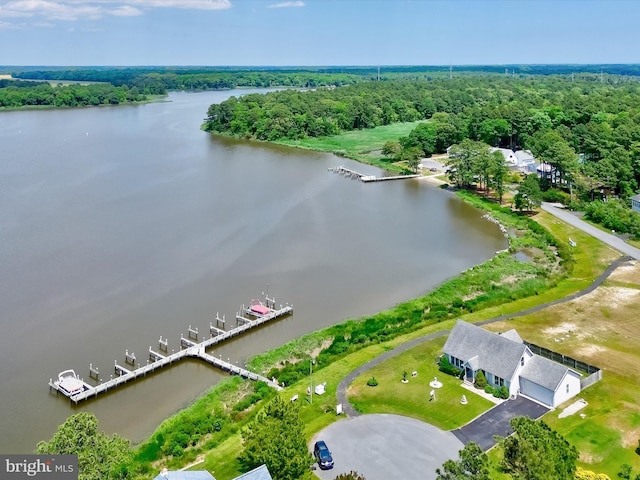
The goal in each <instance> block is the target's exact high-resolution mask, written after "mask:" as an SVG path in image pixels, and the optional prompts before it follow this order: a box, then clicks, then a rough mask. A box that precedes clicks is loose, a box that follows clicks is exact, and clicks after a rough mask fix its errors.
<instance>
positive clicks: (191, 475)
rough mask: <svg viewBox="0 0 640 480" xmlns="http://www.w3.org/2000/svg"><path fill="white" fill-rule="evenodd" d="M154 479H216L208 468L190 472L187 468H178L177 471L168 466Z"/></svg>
mask: <svg viewBox="0 0 640 480" xmlns="http://www.w3.org/2000/svg"><path fill="white" fill-rule="evenodd" d="M153 480H216V479H215V478H214V477H213V475H211V474H210V473H209V472H207V471H206V470H198V471H194V472H189V471H187V470H184V471H183V470H178V471H176V472H173V471H169V470H167V469H166V468H163V469H162V471H161V472H160V475H158V476H157V477H156V478H154V479H153Z"/></svg>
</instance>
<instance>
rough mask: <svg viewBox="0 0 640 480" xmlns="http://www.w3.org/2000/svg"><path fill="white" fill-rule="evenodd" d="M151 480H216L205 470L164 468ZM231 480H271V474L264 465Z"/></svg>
mask: <svg viewBox="0 0 640 480" xmlns="http://www.w3.org/2000/svg"><path fill="white" fill-rule="evenodd" d="M153 480H216V479H215V478H214V477H213V475H211V474H210V473H209V472H207V471H206V470H198V471H192V472H190V471H187V470H178V471H175V472H170V471H169V470H167V469H166V468H163V469H162V471H161V472H160V475H158V476H157V477H156V478H154V479H153ZM233 480H273V478H271V474H270V473H269V470H268V469H267V466H266V465H260V466H259V467H257V468H254V469H253V470H251V471H250V472H247V473H243V474H242V475H240V476H239V477H236V478H234V479H233Z"/></svg>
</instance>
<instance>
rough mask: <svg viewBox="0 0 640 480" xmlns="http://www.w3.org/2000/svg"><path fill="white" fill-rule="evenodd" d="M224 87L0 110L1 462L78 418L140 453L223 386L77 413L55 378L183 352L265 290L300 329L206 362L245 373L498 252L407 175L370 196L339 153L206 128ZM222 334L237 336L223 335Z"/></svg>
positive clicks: (174, 374)
mask: <svg viewBox="0 0 640 480" xmlns="http://www.w3.org/2000/svg"><path fill="white" fill-rule="evenodd" d="M229 95H230V93H229V92H207V93H174V94H171V95H170V96H169V100H170V102H164V103H155V104H148V105H142V106H126V107H115V108H92V109H81V110H48V111H21V112H4V113H0V261H1V265H2V268H1V269H0V306H1V309H2V310H1V315H0V326H1V328H2V330H1V335H0V385H1V386H2V388H1V390H0V391H1V393H0V432H2V435H0V452H3V453H29V452H31V451H32V450H33V448H34V446H35V444H36V443H37V442H38V441H39V440H42V439H48V438H50V437H51V435H52V433H53V432H54V431H55V428H56V427H57V425H59V424H60V423H62V422H63V421H64V419H65V418H66V417H67V416H68V415H70V414H72V413H74V412H76V411H79V410H89V411H92V412H94V413H95V414H96V415H97V416H98V418H99V420H100V426H101V428H102V429H103V430H105V431H106V432H108V433H112V432H118V433H119V434H121V435H124V436H126V437H128V438H130V439H131V440H132V441H134V442H137V441H140V440H141V439H143V438H144V437H145V436H147V435H148V434H149V433H151V432H152V431H153V429H154V428H155V427H156V426H157V425H158V423H159V422H160V421H161V420H162V419H163V418H165V417H167V416H168V415H170V414H171V413H173V412H175V411H176V410H178V409H179V408H181V407H183V406H184V405H186V404H188V403H189V402H190V401H192V400H193V399H194V398H195V397H196V396H197V395H199V394H201V393H202V392H204V391H206V390H207V389H208V388H209V387H210V386H211V385H213V384H215V383H216V382H217V381H218V380H219V379H220V378H222V374H220V373H219V372H217V371H215V370H213V369H211V368H209V367H206V366H204V365H200V364H198V363H196V362H188V363H184V364H181V365H179V366H177V367H174V368H171V369H169V370H165V371H163V372H161V373H159V374H157V375H154V376H153V377H152V378H150V379H147V380H144V381H141V382H137V383H133V384H131V385H129V386H127V387H125V388H121V389H119V390H117V391H115V392H114V393H111V394H109V395H107V396H104V397H102V398H100V399H98V400H97V401H91V402H89V403H85V404H83V405H81V406H80V407H79V408H72V407H71V406H70V405H69V402H68V400H66V399H65V398H64V397H61V396H60V397H56V396H55V394H49V393H48V387H47V382H48V381H49V379H50V378H51V377H55V376H56V375H57V374H58V372H60V371H62V370H65V369H68V368H73V369H75V370H76V372H78V373H79V374H81V375H82V376H84V377H85V378H87V377H88V368H89V363H93V365H94V366H97V367H98V368H99V369H100V371H101V373H102V374H103V376H106V377H107V378H108V377H109V375H110V374H111V373H112V369H113V363H114V360H118V361H119V362H120V363H122V362H123V361H124V351H125V348H126V349H129V351H133V352H135V353H136V354H137V356H138V359H139V360H142V361H145V360H146V355H145V353H146V351H147V349H148V347H149V346H153V347H154V348H156V347H157V342H158V338H159V337H160V335H162V336H163V337H165V338H166V337H168V338H169V348H170V349H172V348H179V345H178V341H179V338H180V334H181V333H184V334H185V335H186V332H187V328H188V326H189V325H192V326H193V327H198V328H199V329H200V331H206V330H207V328H208V325H209V321H210V320H211V319H212V318H214V316H215V313H216V312H220V314H221V315H222V314H226V315H227V317H232V318H233V315H234V314H235V312H236V311H237V309H238V307H239V306H240V305H241V304H242V303H248V301H249V300H251V298H255V297H256V296H257V295H259V294H260V292H262V291H263V290H265V288H266V287H267V285H268V288H269V292H270V294H272V295H275V297H276V300H277V301H279V302H282V303H284V302H289V303H293V304H294V306H295V309H296V310H295V314H294V316H293V317H290V318H288V319H285V320H282V321H280V322H278V323H274V324H272V325H270V326H268V327H266V328H263V329H261V330H259V331H258V332H254V333H252V334H250V335H249V336H246V337H244V338H241V339H238V340H235V341H234V342H232V343H229V344H228V345H225V346H224V347H223V348H220V349H218V350H216V351H214V352H213V353H214V354H216V355H222V356H223V358H229V359H230V360H231V361H232V362H238V363H242V362H243V361H244V360H245V359H246V358H247V357H248V356H250V355H252V354H255V353H258V352H262V351H265V350H268V349H270V348H272V347H275V346H278V345H281V344H283V343H285V342H287V341H288V340H291V339H293V338H295V337H297V336H299V335H301V334H303V333H306V332H310V331H313V330H316V329H318V328H320V327H325V326H328V325H332V324H335V323H337V322H340V321H341V320H343V319H345V318H350V317H357V316H361V315H363V314H368V313H374V312H376V311H379V310H381V309H384V308H388V307H391V306H393V305H394V304H395V303H398V302H400V301H403V300H406V299H408V298H411V297H415V296H418V295H421V294H423V293H425V292H426V291H428V290H429V289H431V288H432V287H433V286H435V285H436V284H438V283H440V282H442V281H443V280H445V279H447V278H449V277H451V276H453V275H455V274H457V273H459V272H460V271H462V270H464V269H466V268H468V267H470V266H471V265H474V264H477V263H480V262H482V261H484V260H485V259H487V258H488V257H490V256H492V255H493V253H494V252H495V251H496V250H500V249H502V248H505V246H506V244H505V240H504V238H503V237H502V236H501V235H500V232H499V231H498V229H497V228H496V226H495V225H494V224H492V223H490V222H487V221H486V220H483V219H482V218H481V214H480V212H478V211H477V210H475V209H473V208H471V207H469V206H468V205H465V204H463V203H461V202H460V201H458V200H457V199H456V198H454V197H453V196H452V195H451V194H449V193H447V192H444V191H441V190H439V189H437V188H435V187H433V186H430V185H427V184H425V183H424V182H420V181H419V180H407V181H397V182H383V183H380V184H363V183H360V182H356V181H351V180H348V179H346V178H344V177H341V176H340V175H337V174H333V173H330V172H328V171H327V169H328V168H329V167H331V166H336V165H341V164H344V165H345V166H348V167H351V168H354V169H357V170H360V171H362V172H364V173H370V174H380V172H379V171H378V170H377V169H375V168H370V167H365V166H361V165H358V164H355V163H352V162H349V161H345V160H344V159H339V158H337V157H334V156H332V155H327V154H321V153H314V152H305V151H299V150H295V149H288V148H281V147H275V146H270V145H265V144H258V143H250V142H245V141H238V140H229V139H221V138H214V137H213V136H210V135H208V134H206V133H203V132H201V131H200V130H199V126H200V124H201V122H202V119H203V118H204V116H205V114H206V110H207V107H208V106H209V105H210V104H211V103H214V102H219V101H222V100H224V99H225V98H227V97H228V96H229ZM229 323H231V322H229Z"/></svg>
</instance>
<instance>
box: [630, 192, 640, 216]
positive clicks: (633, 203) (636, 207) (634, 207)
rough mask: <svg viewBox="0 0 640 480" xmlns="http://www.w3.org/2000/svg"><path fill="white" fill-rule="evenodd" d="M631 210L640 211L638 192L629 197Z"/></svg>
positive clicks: (639, 195)
mask: <svg viewBox="0 0 640 480" xmlns="http://www.w3.org/2000/svg"><path fill="white" fill-rule="evenodd" d="M631 210H633V211H634V212H640V193H639V194H638V195H634V196H633V197H631Z"/></svg>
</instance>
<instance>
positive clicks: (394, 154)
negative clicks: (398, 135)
mask: <svg viewBox="0 0 640 480" xmlns="http://www.w3.org/2000/svg"><path fill="white" fill-rule="evenodd" d="M401 152H402V146H401V145H400V143H399V142H392V141H389V142H385V144H384V145H383V146H382V155H384V156H385V157H387V158H390V159H394V158H398V157H399V156H400V153H401Z"/></svg>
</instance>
